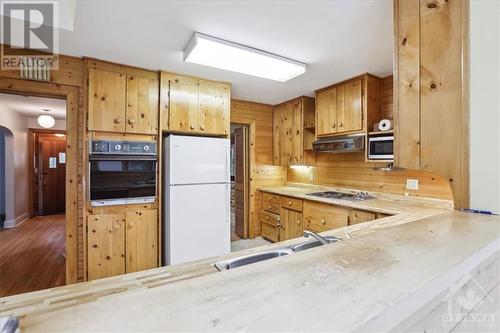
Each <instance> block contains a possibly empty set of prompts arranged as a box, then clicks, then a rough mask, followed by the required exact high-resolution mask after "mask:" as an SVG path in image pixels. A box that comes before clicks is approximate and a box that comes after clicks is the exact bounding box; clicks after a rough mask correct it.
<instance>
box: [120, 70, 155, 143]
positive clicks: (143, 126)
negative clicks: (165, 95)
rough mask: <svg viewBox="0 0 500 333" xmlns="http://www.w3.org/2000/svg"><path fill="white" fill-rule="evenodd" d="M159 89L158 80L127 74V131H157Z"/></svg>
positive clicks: (144, 132)
mask: <svg viewBox="0 0 500 333" xmlns="http://www.w3.org/2000/svg"><path fill="white" fill-rule="evenodd" d="M159 90H160V88H159V83H158V80H153V79H149V78H144V77H140V76H132V75H129V76H127V110H126V120H127V121H126V132H127V133H141V134H157V133H158V101H159V96H160V95H159V94H160V92H159Z"/></svg>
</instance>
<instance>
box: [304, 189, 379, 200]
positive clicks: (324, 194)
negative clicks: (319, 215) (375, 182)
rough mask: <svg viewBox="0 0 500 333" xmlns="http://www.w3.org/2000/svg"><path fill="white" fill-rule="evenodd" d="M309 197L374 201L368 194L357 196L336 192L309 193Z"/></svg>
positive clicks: (363, 193) (357, 194) (358, 194)
mask: <svg viewBox="0 0 500 333" xmlns="http://www.w3.org/2000/svg"><path fill="white" fill-rule="evenodd" d="M307 195H310V196H313V197H320V198H326V199H343V200H351V201H363V200H368V199H373V197H372V196H371V195H369V194H368V193H366V192H358V193H356V194H351V193H342V192H336V191H325V192H314V193H307Z"/></svg>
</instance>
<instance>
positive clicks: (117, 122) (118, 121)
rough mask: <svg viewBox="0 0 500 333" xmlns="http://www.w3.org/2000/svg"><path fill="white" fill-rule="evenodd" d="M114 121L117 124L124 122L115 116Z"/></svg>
mask: <svg viewBox="0 0 500 333" xmlns="http://www.w3.org/2000/svg"><path fill="white" fill-rule="evenodd" d="M114 122H115V124H119V123H121V122H122V120H121V119H120V118H115V120H114Z"/></svg>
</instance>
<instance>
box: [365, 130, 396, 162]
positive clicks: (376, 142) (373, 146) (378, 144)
mask: <svg viewBox="0 0 500 333" xmlns="http://www.w3.org/2000/svg"><path fill="white" fill-rule="evenodd" d="M368 157H369V158H370V159H378V160H392V159H393V158H394V137H393V136H390V137H388V136H383V137H375V138H370V139H369V155H368Z"/></svg>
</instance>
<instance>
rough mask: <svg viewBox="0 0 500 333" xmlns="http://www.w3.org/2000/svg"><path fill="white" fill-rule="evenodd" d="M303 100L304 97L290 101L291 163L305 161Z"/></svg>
mask: <svg viewBox="0 0 500 333" xmlns="http://www.w3.org/2000/svg"><path fill="white" fill-rule="evenodd" d="M302 106H303V102H302V99H299V100H297V101H294V102H291V103H290V111H289V112H291V114H290V118H291V119H292V127H291V140H292V144H291V157H290V164H291V165H293V164H303V163H304V136H303V133H304V132H303V131H304V128H303V124H304V118H303V112H302Z"/></svg>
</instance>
